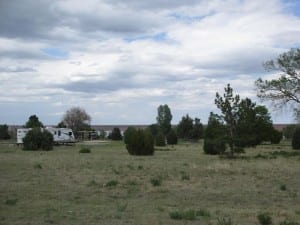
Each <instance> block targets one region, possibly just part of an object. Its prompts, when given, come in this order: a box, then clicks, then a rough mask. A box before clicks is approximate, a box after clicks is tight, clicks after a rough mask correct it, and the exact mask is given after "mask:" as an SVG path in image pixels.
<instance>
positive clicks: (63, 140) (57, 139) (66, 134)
mask: <svg viewBox="0 0 300 225" xmlns="http://www.w3.org/2000/svg"><path fill="white" fill-rule="evenodd" d="M46 130H47V131H49V132H50V133H51V134H52V135H53V139H54V143H57V144H71V143H74V142H75V137H74V133H73V131H72V129H70V128H55V127H46Z"/></svg>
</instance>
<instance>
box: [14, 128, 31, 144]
mask: <svg viewBox="0 0 300 225" xmlns="http://www.w3.org/2000/svg"><path fill="white" fill-rule="evenodd" d="M30 130H31V128H19V129H17V144H18V145H19V144H23V138H24V137H25V136H26V134H27V133H28V131H30Z"/></svg>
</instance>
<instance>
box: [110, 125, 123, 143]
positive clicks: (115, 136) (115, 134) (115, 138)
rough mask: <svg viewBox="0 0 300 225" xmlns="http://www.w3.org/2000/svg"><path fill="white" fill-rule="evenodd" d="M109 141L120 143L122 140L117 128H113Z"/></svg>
mask: <svg viewBox="0 0 300 225" xmlns="http://www.w3.org/2000/svg"><path fill="white" fill-rule="evenodd" d="M111 139H112V140H113V141H120V140H122V135H121V131H120V129H119V128H117V127H115V128H114V129H113V130H112V132H111Z"/></svg>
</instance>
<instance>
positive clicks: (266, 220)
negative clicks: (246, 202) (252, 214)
mask: <svg viewBox="0 0 300 225" xmlns="http://www.w3.org/2000/svg"><path fill="white" fill-rule="evenodd" d="M257 219H258V221H259V223H260V224H261V225H271V224H272V217H271V216H270V215H269V214H268V213H261V214H259V215H258V216H257Z"/></svg>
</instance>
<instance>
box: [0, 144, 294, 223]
mask: <svg viewBox="0 0 300 225" xmlns="http://www.w3.org/2000/svg"><path fill="white" fill-rule="evenodd" d="M80 148H81V146H73V147H55V149H54V151H50V152H25V151H21V150H20V149H18V148H16V147H14V146H12V145H5V144H3V145H0V224H1V225H2V224H3V225H6V224H7V225H8V224H22V225H23V224H31V225H41V224H138V225H142V224H151V225H155V224H217V221H218V219H220V218H231V220H232V221H233V223H234V224H243V225H248V224H249V225H250V224H251V225H253V224H259V223H258V220H257V215H258V214H260V213H269V214H270V216H271V217H272V220H273V222H274V224H279V223H280V222H281V221H284V220H285V219H289V220H291V221H300V213H299V212H300V204H299V202H300V193H299V191H300V189H299V187H300V179H299V178H300V156H299V155H295V156H291V157H283V156H280V155H279V156H277V157H273V158H255V156H256V155H258V154H261V155H264V156H269V155H270V152H273V151H281V150H282V151H288V152H291V151H292V150H291V149H290V147H289V146H287V145H278V146H270V145H263V146H259V147H257V148H256V149H247V150H246V154H244V155H243V157H241V158H238V159H220V158H219V157H218V156H208V155H204V154H203V151H202V143H193V144H187V143H181V144H180V145H177V146H175V147H174V148H172V151H157V152H156V153H155V155H154V156H147V157H143V156H139V157H135V156H130V155H128V153H127V151H126V150H125V147H124V145H123V144H122V143H120V142H113V143H108V144H98V143H95V145H89V148H91V153H90V154H79V153H78V151H79V149H80ZM182 174H187V175H188V176H189V179H182ZM153 178H159V179H161V185H158V186H154V185H153V184H152V183H151V179H153ZM283 185H284V186H285V187H286V188H285V190H282V188H281V187H282V186H283ZM199 210H205V211H207V212H209V214H210V216H209V217H197V218H196V220H193V221H190V220H181V221H178V220H174V219H172V218H170V215H169V214H170V213H171V212H176V211H178V212H190V211H191V212H192V211H199Z"/></svg>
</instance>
